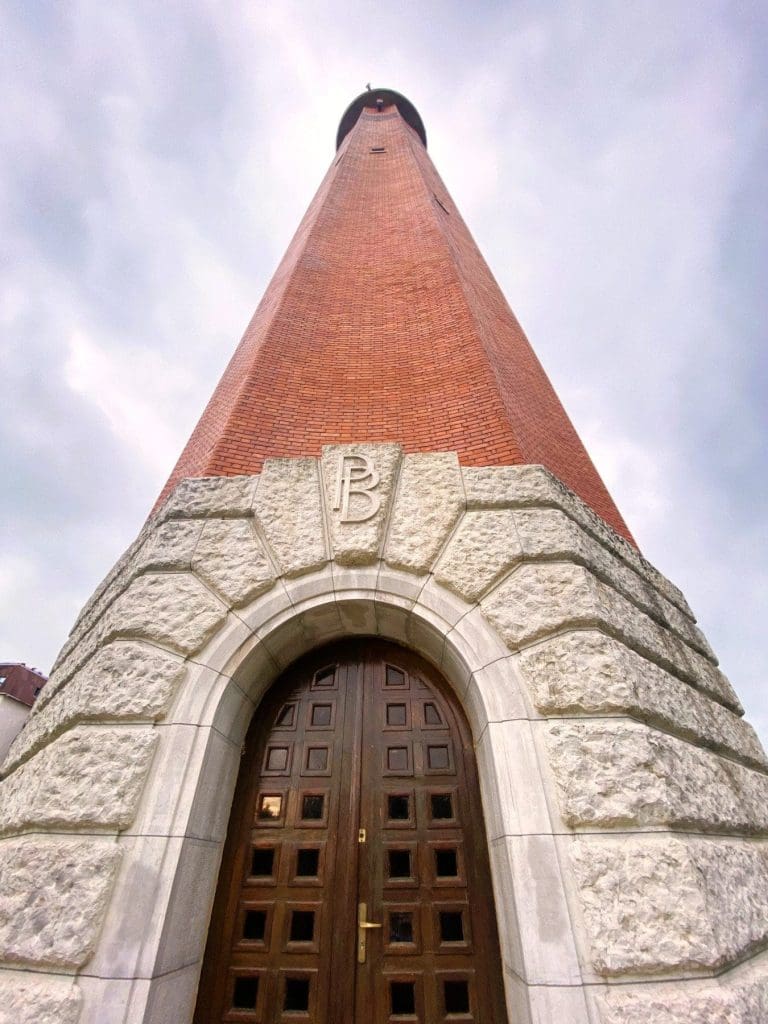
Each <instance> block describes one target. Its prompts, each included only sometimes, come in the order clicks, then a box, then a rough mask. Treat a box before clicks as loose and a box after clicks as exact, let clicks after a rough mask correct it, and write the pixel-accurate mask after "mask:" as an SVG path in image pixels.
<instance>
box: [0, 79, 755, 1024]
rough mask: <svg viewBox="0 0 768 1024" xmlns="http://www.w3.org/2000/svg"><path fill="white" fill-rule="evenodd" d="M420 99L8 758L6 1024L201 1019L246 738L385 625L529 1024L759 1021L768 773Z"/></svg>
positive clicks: (391, 113)
mask: <svg viewBox="0 0 768 1024" xmlns="http://www.w3.org/2000/svg"><path fill="white" fill-rule="evenodd" d="M377 97H383V99H384V102H383V103H382V104H379V105H378V106H377V104H376V103H375V99H376V98H377ZM398 104H399V106H398ZM406 104H407V101H404V100H402V98H400V97H397V95H396V94H392V93H387V92H385V93H381V94H379V93H372V94H369V95H368V96H366V97H363V98H362V99H361V100H360V101H358V108H355V107H354V105H353V108H351V109H352V114H350V115H348V120H350V121H351V126H350V128H349V130H348V131H347V132H346V134H345V135H344V137H343V139H342V140H341V146H340V149H339V156H337V158H335V161H334V164H333V165H332V167H331V170H330V171H329V173H328V176H327V177H326V180H325V181H324V183H323V185H322V186H321V189H320V192H319V193H318V197H316V199H315V200H314V202H313V204H312V206H311V207H310V211H309V212H308V214H307V218H305V222H304V223H303V224H302V226H301V227H300V229H299V233H298V234H297V236H296V239H294V242H293V243H292V246H291V248H290V249H289V251H288V254H287V255H286V258H285V260H284V262H283V264H281V267H280V269H279V270H278V272H277V275H276V277H275V279H274V281H273V283H272V285H271V286H270V289H269V290H268V292H267V295H266V296H265V300H264V302H263V303H262V305H261V306H260V307H259V311H257V314H256V316H255V317H254V321H253V322H252V324H251V326H250V327H249V330H248V332H247V333H246V337H245V339H244V341H243V343H242V344H241V347H240V348H239V349H238V352H237V353H236V355H235V357H234V359H233V362H232V364H231V366H230V368H229V369H228V370H227V372H226V373H225V376H224V378H223V380H222V383H221V385H220V386H219V388H218V389H217V392H216V394H215V396H214V399H212V403H211V405H209V408H208V410H206V413H205V414H204V417H203V419H202V420H201V424H200V425H199V426H198V428H197V430H196V432H195V434H194V435H193V438H192V439H191V441H190V445H189V446H188V448H187V450H186V452H185V454H184V455H183V456H182V459H181V460H180V464H179V468H177V471H176V472H175V473H174V476H173V478H172V481H171V484H170V485H169V487H168V489H167V494H166V496H165V497H164V499H163V501H162V502H161V503H160V504H159V506H158V508H157V509H156V511H155V513H154V514H153V515H152V516H151V517H150V519H149V520H148V522H147V524H146V525H145V527H144V528H143V530H142V532H141V533H140V535H139V537H138V538H137V540H136V542H135V543H134V544H133V545H132V546H131V548H130V549H129V550H128V551H127V552H126V554H125V556H124V557H123V558H122V559H121V561H120V562H119V563H118V564H117V565H116V566H115V568H114V569H113V570H112V571H111V572H110V574H109V575H108V576H107V578H106V579H105V581H104V583H103V584H102V585H101V586H100V588H99V589H98V590H97V592H96V593H95V595H94V596H93V598H92V599H91V600H90V602H89V603H88V604H87V605H86V607H85V609H84V610H83V612H82V613H81V615H80V618H79V619H78V621H77V623H76V624H75V626H74V629H73V631H72V633H71V635H70V637H69V639H68V640H67V642H66V644H65V645H64V648H63V649H62V651H61V654H60V656H59V658H58V661H57V663H56V665H55V666H54V670H53V673H52V675H51V678H50V681H49V683H48V684H47V686H46V687H45V689H44V690H43V692H42V694H41V696H40V698H39V700H38V702H37V705H36V706H35V708H34V709H33V712H32V714H31V716H30V718H29V721H28V724H27V725H26V727H25V728H24V729H23V731H22V732H21V734H20V735H19V737H18V738H17V740H16V741H15V743H14V745H13V746H12V748H11V751H10V754H9V756H8V758H7V760H6V762H5V764H4V766H3V776H4V778H3V781H2V783H1V784H0V829H1V838H0V959H1V960H2V965H1V969H0V1021H3V1022H6V1024H11V1022H12V1024H32V1022H35V1024H118V1022H119V1024H129V1022H130V1024H139V1022H146V1024H148V1022H152V1024H186V1022H189V1021H191V1018H192V1013H193V1010H194V1006H195V997H196V989H197V983H198V978H199V974H200V968H201V961H202V957H203V952H204V949H205V943H206V936H207V930H208V921H209V917H210V912H211V906H212V901H213V895H214V891H215V887H216V881H217V875H218V869H219V863H220V858H221V852H222V845H223V842H224V838H225V835H226V829H227V822H228V819H229V812H230V806H231V801H232V794H233V790H234V786H235V781H236V778H237V774H238V769H239V764H240V751H241V745H242V743H243V739H244V736H245V733H246V731H247V728H248V725H249V722H250V720H251V718H252V716H253V715H254V713H255V714H256V715H258V713H259V711H258V708H259V703H260V701H261V699H262V697H263V696H264V694H265V693H266V692H267V690H268V689H269V687H270V685H271V683H272V682H273V681H274V680H275V679H276V678H277V677H278V676H279V675H280V674H281V672H282V671H283V670H284V669H285V668H286V667H287V666H288V665H289V664H291V663H292V662H293V661H295V659H296V658H297V657H299V656H300V655H301V654H302V653H304V652H306V651H308V650H311V649H312V648H314V647H316V646H318V645H320V644H323V643H325V642H327V641H330V640H332V639H337V638H343V637H348V636H366V635H371V636H378V637H385V638H389V639H391V640H393V641H395V642H397V643H399V644H402V645H405V646H407V647H409V648H412V649H413V650H415V651H417V652H418V653H419V654H421V655H422V656H423V657H425V658H426V659H427V660H429V661H430V662H432V663H433V664H434V665H435V666H436V667H437V668H438V669H439V670H440V672H441V673H442V674H443V676H444V677H445V679H446V680H447V681H448V683H449V684H450V686H451V687H452V688H453V690H454V691H455V694H456V695H457V698H458V700H459V702H460V704H461V705H462V707H463V709H464V712H465V714H466V716H467V719H468V721H469V724H470V727H471V731H472V735H473V739H474V745H475V754H476V757H477V764H478V770H479V777H480V789H481V794H482V802H483V808H484V815H485V823H486V829H487V842H488V848H489V851H490V859H491V872H492V884H493V892H494V899H495V904H496V911H497V916H498V925H499V940H500V946H501V955H502V963H503V970H504V984H505V991H506V998H507V1006H508V1014H509V1022H510V1024H534V1022H536V1024H545V1022H552V1024H555V1022H558V1024H560V1022H564V1024H684V1022H685V1024H699V1022H712V1024H715V1022H718V1024H719V1022H727V1024H765V1022H766V1021H768V952H767V951H766V946H767V944H768V839H767V838H766V837H767V836H768V762H767V761H766V756H765V754H764V752H763V750H762V748H761V746H760V743H759V742H758V740H757V738H756V735H755V733H754V731H753V730H752V728H751V727H750V726H749V725H748V724H747V723H746V722H745V721H744V719H743V718H742V709H741V707H740V705H739V701H738V698H737V696H736V694H735V693H734V691H733V689H732V687H731V685H730V683H729V682H728V680H727V679H726V678H725V676H724V675H723V674H722V672H721V671H720V670H719V668H718V667H717V661H716V658H715V656H714V655H713V653H712V651H711V649H710V647H709V645H708V643H707V641H706V639H705V637H704V636H703V635H702V633H701V631H700V630H699V629H698V628H697V626H696V622H695V619H694V617H693V615H692V613H691V611H690V609H689V607H688V605H687V604H686V601H685V599H684V597H683V596H682V594H681V593H680V591H679V590H678V589H677V588H676V587H675V586H674V585H672V584H671V583H670V582H669V581H668V580H666V579H665V578H664V577H663V576H662V575H661V574H660V573H659V572H658V571H657V570H656V569H654V568H653V567H652V566H651V565H649V564H648V562H646V561H645V559H644V558H643V557H642V556H641V554H640V553H639V551H638V549H637V547H636V546H635V545H634V542H632V540H631V536H630V534H629V532H628V531H627V528H626V526H625V525H624V523H623V520H621V517H620V516H619V514H618V512H617V511H616V509H615V506H614V505H613V502H612V501H611V499H610V497H609V496H608V494H607V492H606V491H605V488H604V486H603V484H602V483H601V481H600V479H599V477H598V476H597V473H596V472H595V470H594V468H593V467H592V465H591V463H590V462H589V460H588V457H587V456H586V453H584V452H583V448H582V447H581V445H580V442H579V441H578V438H577V437H576V435H575V432H574V431H573V428H572V427H571V426H570V423H569V422H568V421H567V418H566V417H565V414H564V413H563V412H562V408H561V407H560V405H559V403H558V402H557V399H556V397H555V396H554V393H551V388H550V387H549V384H548V382H547V381H546V377H544V375H543V371H541V369H540V367H539V366H538V363H537V362H535V357H534V356H533V354H532V352H531V351H530V349H529V347H528V344H527V342H526V341H525V339H524V337H522V334H521V332H520V330H519V327H517V325H516V321H514V318H513V317H512V314H511V312H509V311H508V307H507V306H506V303H504V302H503V299H501V298H500V293H499V292H498V289H497V288H496V286H495V283H494V282H493V279H492V277H491V276H490V272H489V271H488V270H487V267H486V266H485V264H484V263H483V261H482V257H480V255H479V253H478V252H477V250H476V248H475V247H474V243H473V242H472V241H471V237H470V236H469V233H468V232H467V230H466V228H465V227H464V226H463V224H462V223H461V222H460V219H459V218H458V214H457V213H456V212H455V210H454V207H453V205H452V203H451V201H450V199H449V198H448V197H447V195H446V193H445V190H444V186H442V185H441V184H440V182H439V179H438V178H437V176H436V173H435V171H434V169H433V168H432V165H431V163H430V162H429V159H428V157H427V155H426V149H425V146H424V140H423V137H422V135H423V129H422V131H421V133H420V132H419V125H420V122H417V120H416V119H417V118H418V115H417V114H415V111H413V109H412V108H411V107H410V104H407V105H406ZM379 107H380V108H381V109H379ZM402 111H406V112H407V113H408V114H409V116H408V117H406V116H405V114H403V115H402V116H401V113H402ZM382 148H383V151H381V150H382ZM340 158H343V159H340ZM388 162H389V163H388ZM436 199H437V200H438V201H437V202H436V201H435V200H436ZM401 200H402V201H401ZM446 210H447V211H449V212H446ZM363 221H366V222H367V225H368V227H367V230H363ZM355 225H357V228H356V231H352V227H353V226H355ZM366 247H367V248H366ZM376 251H378V252H379V253H380V258H379V260H378V262H376V261H375V259H374V254H375V252H376ZM361 260H363V261H367V262H365V263H364V265H365V272H364V273H361V272H360V271H359V268H360V266H361ZM438 296H442V302H441V303H438ZM430 309H431V310H432V311H433V315H431V316H430V315H429V311H430ZM302 311H304V312H303V313H302ZM307 311H309V312H307ZM433 340H434V341H435V344H438V345H439V349H438V350H434V349H432V348H430V346H431V345H432V341H433ZM302 351H304V352H305V354H306V359H302V358H300V356H299V353H300V352H302ZM379 382H381V383H382V388H384V390H385V391H386V395H384V397H382V394H383V392H379V394H378V400H377V392H376V388H377V384H378V383H379ZM446 389H450V391H451V394H452V399H451V402H450V404H448V403H449V395H448V390H446ZM475 389H476V390H475ZM475 413H476V414H477V415H475ZM539 413H540V415H539ZM294 425H295V426H294Z"/></svg>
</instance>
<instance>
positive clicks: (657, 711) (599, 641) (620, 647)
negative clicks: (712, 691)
mask: <svg viewBox="0 0 768 1024" xmlns="http://www.w3.org/2000/svg"><path fill="white" fill-rule="evenodd" d="M520 667H521V669H522V671H523V675H524V676H525V678H526V679H527V681H528V684H529V686H530V690H531V696H532V698H533V701H534V704H535V705H536V707H537V709H538V710H539V711H540V712H541V713H542V714H545V715H560V714H568V713H571V714H572V713H583V714H595V713H597V714H601V713H602V714H605V713H612V712H616V711H621V712H625V713H627V714H630V715H632V716H634V717H636V718H640V719H642V720H644V721H648V722H653V723H658V724H659V725H661V726H663V727H664V728H666V729H668V730H671V731H673V732H675V733H678V734H679V735H681V736H683V737H685V738H688V739H693V740H695V741H696V742H698V743H703V744H704V745H706V746H709V747H712V748H713V749H715V750H720V751H724V752H726V753H728V754H730V755H732V756H735V757H737V758H738V759H739V760H742V761H745V762H747V763H750V764H755V765H758V766H761V767H763V766H765V764H766V756H765V753H764V751H763V748H762V746H761V745H760V741H759V740H758V738H757V735H756V734H755V731H754V729H753V728H752V726H751V725H749V724H748V723H747V722H745V721H744V719H743V718H739V717H738V715H735V714H734V713H733V712H732V711H729V710H728V709H727V708H724V707H723V706H722V705H720V704H717V703H715V702H714V701H713V700H710V698H709V697H706V696H704V694H701V693H699V692H697V691H696V690H695V689H693V687H692V686H690V685H689V684H688V683H684V682H682V680H680V679H678V678H677V677H676V676H673V675H670V673H669V672H666V671H665V670H664V669H663V668H660V667H659V666H658V665H656V664H654V663H653V662H652V661H648V660H647V659H646V658H643V657H641V656H640V655H639V654H637V653H635V651H632V650H630V649H629V648H628V647H625V646H624V644H622V643H620V642H619V641H618V640H614V639H613V637H609V636H606V635H605V634H604V633H599V632H597V631H596V630H577V631H574V632H571V633H565V634H561V635H560V636H556V637H553V638H552V639H550V640H546V641H544V642H543V643H540V644H537V645H536V646H535V647H530V648H528V649H527V650H525V651H523V653H522V654H521V656H520Z"/></svg>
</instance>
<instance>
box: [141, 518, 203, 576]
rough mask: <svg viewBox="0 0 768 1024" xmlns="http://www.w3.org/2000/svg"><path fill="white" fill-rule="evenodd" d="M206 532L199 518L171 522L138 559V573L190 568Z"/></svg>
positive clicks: (157, 532) (156, 531) (150, 539)
mask: <svg viewBox="0 0 768 1024" xmlns="http://www.w3.org/2000/svg"><path fill="white" fill-rule="evenodd" d="M202 531H203V522H202V521H201V520H199V519H169V520H167V521H166V522H164V523H159V524H158V525H157V527H156V528H155V529H154V530H153V531H152V532H151V533H150V534H149V536H148V537H147V539H146V541H145V542H144V545H143V546H142V548H141V551H139V553H138V555H137V556H136V559H135V563H134V566H135V570H136V571H137V572H148V571H149V570H151V569H155V570H156V569H177V570H184V569H187V570H188V569H190V568H191V566H192V558H193V556H194V553H195V548H196V547H197V542H198V541H199V539H200V534H201V533H202Z"/></svg>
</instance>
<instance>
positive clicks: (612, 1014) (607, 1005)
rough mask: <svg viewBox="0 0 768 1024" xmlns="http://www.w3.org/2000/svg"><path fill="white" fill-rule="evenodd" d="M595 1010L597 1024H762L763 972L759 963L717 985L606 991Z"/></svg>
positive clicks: (766, 1002) (767, 998) (766, 978)
mask: <svg viewBox="0 0 768 1024" xmlns="http://www.w3.org/2000/svg"><path fill="white" fill-rule="evenodd" d="M621 988H622V989H623V988H624V986H621ZM597 1006H598V1010H599V1013H600V1021H601V1024H765V1022H766V1021H768V969H766V966H765V965H764V964H763V965H762V966H758V965H757V964H756V965H755V966H754V967H751V968H750V967H747V968H739V969H738V970H737V971H734V972H733V973H732V975H726V976H725V978H724V979H722V981H721V982H720V983H718V982H713V981H711V980H709V979H708V980H706V981H704V982H699V981H687V982H681V983H678V984H676V985H665V986H664V987H663V989H658V990H655V989H651V990H650V991H649V990H648V989H647V988H646V990H645V991H642V990H641V991H637V992H632V991H615V992H609V993H608V995H606V996H604V997H601V998H598V999H597Z"/></svg>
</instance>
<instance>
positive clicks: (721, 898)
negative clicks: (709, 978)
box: [571, 836, 768, 975]
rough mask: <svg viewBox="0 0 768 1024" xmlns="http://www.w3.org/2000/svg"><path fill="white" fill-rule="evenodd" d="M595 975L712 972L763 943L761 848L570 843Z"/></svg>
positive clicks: (730, 843)
mask: <svg viewBox="0 0 768 1024" xmlns="http://www.w3.org/2000/svg"><path fill="white" fill-rule="evenodd" d="M571 863H572V864H573V868H574V872H575V875H576V879H577V881H578V884H579V888H580V893H581V901H582V907H583V910H584V917H585V921H586V924H587V930H588V933H589V938H590V944H591V949H592V962H593V965H594V968H595V970H596V971H597V972H598V973H599V974H604V975H621V974H652V973H665V972H668V971H675V970H688V969H700V968H709V969H713V968H720V967H723V966H725V965H726V964H729V963H733V962H735V961H737V960H739V959H741V958H742V957H744V956H745V955H746V954H747V953H749V952H751V951H752V950H753V949H755V948H756V947H758V946H759V945H761V944H762V943H764V942H765V940H766V938H768V852H767V851H766V847H765V844H759V845H757V844H754V843H749V842H747V841H745V840H725V839H723V840H714V839H670V838H669V837H667V836H658V837H644V838H640V837H637V838H635V837H632V838H628V837H622V838H620V839H613V838H610V839H609V838H607V837H601V838H599V839H598V838H590V839H575V840H574V841H573V843H572V845H571Z"/></svg>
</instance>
